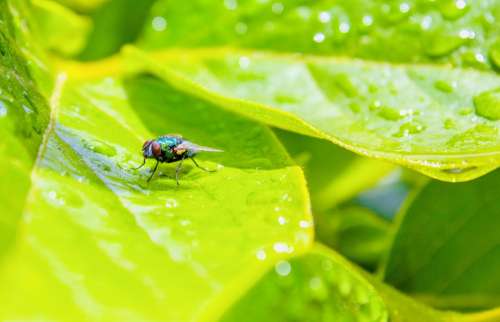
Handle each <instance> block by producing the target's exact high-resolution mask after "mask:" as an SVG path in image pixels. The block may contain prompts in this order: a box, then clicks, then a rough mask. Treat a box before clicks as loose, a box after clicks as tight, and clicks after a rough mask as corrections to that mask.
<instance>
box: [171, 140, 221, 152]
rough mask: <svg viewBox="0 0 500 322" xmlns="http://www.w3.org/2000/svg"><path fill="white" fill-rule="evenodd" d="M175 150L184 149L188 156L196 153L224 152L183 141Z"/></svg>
mask: <svg viewBox="0 0 500 322" xmlns="http://www.w3.org/2000/svg"><path fill="white" fill-rule="evenodd" d="M176 149H186V150H187V151H188V152H189V154H190V155H194V154H196V153H198V152H224V151H222V150H219V149H214V148H210V147H208V146H202V145H198V144H194V143H192V142H189V141H183V142H182V143H181V144H179V145H178V146H177V147H176Z"/></svg>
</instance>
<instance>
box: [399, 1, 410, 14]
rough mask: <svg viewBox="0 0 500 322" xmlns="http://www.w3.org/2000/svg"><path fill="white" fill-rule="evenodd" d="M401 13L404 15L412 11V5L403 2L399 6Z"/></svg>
mask: <svg viewBox="0 0 500 322" xmlns="http://www.w3.org/2000/svg"><path fill="white" fill-rule="evenodd" d="M399 11H401V12H402V13H407V12H408V11H410V4H409V3H407V2H402V3H401V4H400V5H399Z"/></svg>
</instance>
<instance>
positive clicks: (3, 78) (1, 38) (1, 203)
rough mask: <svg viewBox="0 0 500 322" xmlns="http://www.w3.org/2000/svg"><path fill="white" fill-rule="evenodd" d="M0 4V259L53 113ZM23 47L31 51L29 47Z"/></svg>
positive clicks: (4, 5)
mask: <svg viewBox="0 0 500 322" xmlns="http://www.w3.org/2000/svg"><path fill="white" fill-rule="evenodd" d="M15 18H16V17H13V16H12V15H11V8H10V6H9V4H8V3H7V2H5V1H4V2H1V3H0V138H1V140H0V178H1V180H0V214H1V215H0V259H1V258H2V257H3V254H4V252H5V251H6V250H7V249H8V248H9V247H10V245H11V242H12V238H13V237H14V235H15V231H16V229H17V222H18V220H19V217H20V215H21V211H22V209H23V207H24V203H25V199H26V196H27V194H28V190H29V187H30V171H31V167H32V166H33V164H34V161H35V158H36V155H37V150H38V146H39V145H40V143H41V141H42V136H43V133H44V131H45V129H46V127H47V125H48V122H49V113H50V112H49V108H48V106H47V104H46V102H45V100H44V98H43V97H42V95H41V94H40V92H39V90H38V88H37V86H36V83H35V81H34V79H33V77H32V73H31V72H30V70H29V68H28V66H29V65H30V64H29V62H28V61H27V60H26V59H25V58H24V56H23V55H22V53H21V51H24V49H26V47H23V48H19V47H18V46H17V44H16V38H17V37H18V36H20V35H18V34H16V30H15V21H16V19H15ZM25 46H28V45H27V44H26V45H25Z"/></svg>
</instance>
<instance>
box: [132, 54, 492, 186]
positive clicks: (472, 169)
mask: <svg viewBox="0 0 500 322" xmlns="http://www.w3.org/2000/svg"><path fill="white" fill-rule="evenodd" d="M125 53H126V54H128V55H129V56H130V57H131V59H130V60H131V61H134V62H135V64H136V66H135V68H136V69H139V70H141V69H146V70H148V71H149V72H151V73H154V74H155V75H157V76H159V77H162V78H163V79H165V80H166V81H168V82H170V83H171V84H172V85H173V86H175V87H177V88H179V89H182V90H184V91H187V92H189V93H192V94H194V95H197V96H200V97H202V98H204V99H206V100H209V101H211V102H213V103H215V104H218V105H219V106H222V107H224V108H226V109H229V110H232V111H235V112H238V113H241V114H243V115H245V116H248V117H251V118H253V119H256V120H259V121H263V122H266V123H268V124H271V125H274V126H277V127H280V128H284V129H288V130H291V131H296V132H299V133H302V134H308V135H312V136H317V137H321V138H326V139H328V140H331V141H333V142H335V143H337V144H339V145H341V146H343V147H346V148H348V149H350V150H352V151H355V152H357V153H360V154H363V155H366V156H370V157H374V158H380V159H384V160H388V161H392V162H396V163H399V164H402V165H406V166H409V167H411V168H413V169H416V170H418V171H421V172H423V173H425V174H427V175H430V176H432V177H436V178H438V179H442V180H449V181H459V180H469V179H473V178H475V177H477V176H480V175H482V174H484V173H486V172H488V171H491V170H492V169H494V168H496V167H497V166H498V164H499V163H500V154H499V152H498V151H499V149H500V134H499V126H500V122H499V121H498V120H496V119H492V118H491V117H489V116H491V115H494V113H495V111H496V109H497V108H500V103H499V101H498V94H497V93H496V92H495V91H496V90H494V89H495V88H496V87H499V86H500V77H499V76H497V75H496V74H494V73H486V72H478V71H474V70H469V69H451V68H449V67H439V66H431V65H427V66H424V65H388V64H378V63H373V62H366V61H357V60H349V59H339V58H321V57H313V56H296V55H288V54H272V53H266V52H248V51H238V50H231V49H208V50H197V51H195V50H193V51H189V52H186V51H185V50H170V51H165V52H163V53H159V54H157V55H152V56H148V55H146V54H144V53H142V52H140V51H139V50H136V49H134V48H131V47H129V48H127V50H126V51H125ZM151 57H154V59H153V58H151ZM444 84H448V85H449V87H448V88H449V90H443V86H444ZM492 89H493V92H491V90H492ZM479 98H481V99H479ZM473 100H475V106H476V110H474V107H473V106H474V103H473ZM482 108H484V109H485V110H484V111H483V112H481V113H480V110H481V109H482ZM474 111H475V112H474Z"/></svg>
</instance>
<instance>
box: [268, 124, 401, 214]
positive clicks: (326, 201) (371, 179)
mask: <svg viewBox="0 0 500 322" xmlns="http://www.w3.org/2000/svg"><path fill="white" fill-rule="evenodd" d="M275 133H276V134H277V135H278V137H279V139H280V140H281V142H282V143H283V144H284V145H285V147H286V148H287V150H288V152H289V153H290V154H291V156H292V157H293V158H294V160H295V162H297V164H299V165H300V166H301V167H302V168H303V169H304V172H305V175H306V178H307V183H308V187H309V191H310V193H311V201H312V205H313V210H314V211H316V212H318V211H319V212H321V211H324V210H326V209H330V208H332V207H334V206H335V205H337V204H339V203H341V202H343V201H346V200H348V199H349V198H352V197H353V196H354V195H356V194H357V193H359V192H361V191H362V190H365V189H367V188H370V187H371V186H373V185H375V184H376V183H377V181H379V180H380V178H381V177H383V176H384V175H386V174H387V173H388V172H390V171H391V170H393V168H394V166H393V165H391V164H389V163H384V162H380V161H377V160H372V159H367V158H362V157H359V156H357V155H356V154H354V153H351V152H349V151H347V150H345V149H342V148H340V147H338V146H336V145H333V144H330V143H329V142H328V141H326V140H319V139H315V138H312V137H308V136H303V135H299V134H295V133H293V132H286V131H282V130H278V129H276V130H275Z"/></svg>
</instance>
